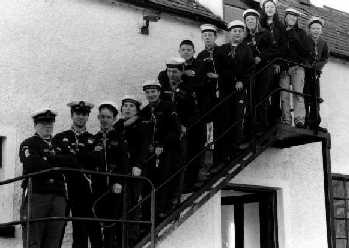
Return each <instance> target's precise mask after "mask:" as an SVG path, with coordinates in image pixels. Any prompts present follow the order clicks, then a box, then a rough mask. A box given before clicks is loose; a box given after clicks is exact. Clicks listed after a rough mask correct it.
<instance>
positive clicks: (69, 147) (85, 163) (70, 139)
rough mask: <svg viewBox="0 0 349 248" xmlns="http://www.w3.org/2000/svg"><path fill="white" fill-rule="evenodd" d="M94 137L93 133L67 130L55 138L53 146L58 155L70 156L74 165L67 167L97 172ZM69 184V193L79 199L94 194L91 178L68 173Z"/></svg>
mask: <svg viewBox="0 0 349 248" xmlns="http://www.w3.org/2000/svg"><path fill="white" fill-rule="evenodd" d="M93 143H94V137H93V135H92V134H91V133H89V132H87V131H85V132H82V133H77V132H75V131H74V130H72V129H70V130H66V131H64V132H61V133H58V134H56V135H55V137H54V138H53V145H54V147H55V149H56V151H57V154H62V155H65V156H70V157H71V159H72V160H74V163H71V164H69V165H67V166H69V167H71V168H73V169H85V170H95V169H96V168H95V164H93V161H92V159H91V158H92V152H93V149H94V146H93ZM66 178H67V182H68V193H69V196H70V197H72V195H71V194H73V195H74V196H76V197H78V196H79V195H82V194H84V193H92V185H91V180H90V178H91V176H90V175H86V174H82V173H76V172H68V173H66Z"/></svg>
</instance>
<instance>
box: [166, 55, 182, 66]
mask: <svg viewBox="0 0 349 248" xmlns="http://www.w3.org/2000/svg"><path fill="white" fill-rule="evenodd" d="M184 63H185V59H183V58H181V57H172V58H169V59H168V60H167V61H166V66H167V68H183V65H184Z"/></svg>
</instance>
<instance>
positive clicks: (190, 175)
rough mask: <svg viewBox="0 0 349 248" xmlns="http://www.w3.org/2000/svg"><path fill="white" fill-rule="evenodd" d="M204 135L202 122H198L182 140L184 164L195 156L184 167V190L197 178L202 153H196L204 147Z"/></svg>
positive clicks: (191, 185) (189, 187)
mask: <svg viewBox="0 0 349 248" xmlns="http://www.w3.org/2000/svg"><path fill="white" fill-rule="evenodd" d="M205 137H206V133H205V127H204V125H203V124H202V123H199V124H198V125H196V126H194V127H193V128H191V129H190V130H189V131H188V133H187V136H186V137H185V138H184V139H183V140H182V156H183V162H184V164H185V163H188V162H189V161H190V160H192V159H193V158H194V156H196V158H195V159H194V160H193V161H191V162H190V164H189V165H188V167H187V168H186V169H185V174H184V185H185V186H184V190H190V189H191V188H192V187H193V185H194V184H195V183H196V181H197V179H198V174H199V170H200V169H201V162H202V157H203V155H199V156H197V154H198V153H199V152H200V151H201V150H202V149H203V148H204V138H205ZM202 154H203V153H202Z"/></svg>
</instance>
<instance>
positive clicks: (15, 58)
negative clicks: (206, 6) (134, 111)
mask: <svg viewBox="0 0 349 248" xmlns="http://www.w3.org/2000/svg"><path fill="white" fill-rule="evenodd" d="M107 2H108V1H93V0H73V1H72V0H60V1H55V0H49V1H46V0H37V1H27V0H15V1H13V0H2V1H1V2H0V16H1V18H0V30H1V35H0V54H1V56H0V70H1V73H0V82H1V83H0V99H1V107H0V136H6V137H7V139H6V142H5V146H4V148H5V157H4V161H5V164H4V167H3V168H0V180H3V179H5V178H11V177H14V176H15V175H20V174H21V164H20V163H19V159H18V147H19V144H20V142H21V141H22V140H23V139H24V138H26V137H28V136H30V135H32V134H33V123H32V120H31V118H30V114H31V112H32V111H33V110H36V109H39V108H42V107H46V106H50V107H53V108H55V109H56V110H57V111H58V113H59V115H58V117H57V121H56V128H55V130H56V132H59V131H62V130H64V129H67V128H69V127H70V110H69V109H68V108H67V107H66V103H67V102H69V101H72V100H89V101H91V102H94V103H96V104H98V103H99V102H101V101H104V100H113V101H115V102H119V101H120V98H121V97H122V96H123V95H125V94H130V93H132V94H135V95H138V96H142V92H141V83H142V81H144V80H146V79H153V78H154V79H155V78H156V77H157V74H158V72H159V71H160V70H162V69H164V67H165V61H166V60H167V58H168V57H172V56H177V55H178V53H177V52H178V45H179V43H180V41H181V40H183V39H191V40H193V42H194V44H195V45H196V50H197V52H199V51H201V50H202V49H203V46H202V42H201V34H200V31H199V25H200V24H201V23H197V22H194V21H191V20H188V19H184V18H180V17H177V16H172V15H168V14H166V13H161V19H160V20H159V21H158V22H155V23H154V22H151V23H150V33H149V35H142V34H140V33H139V29H140V27H141V26H142V24H143V9H141V8H136V7H134V6H133V5H128V4H120V3H114V4H110V3H107ZM88 128H89V129H90V131H92V132H95V131H96V130H97V128H98V123H97V118H96V109H95V110H94V111H92V113H91V116H90V121H89V123H88ZM20 193H21V190H20V187H19V184H17V185H15V186H14V185H12V186H10V187H9V188H8V189H6V190H1V191H0V199H1V201H0V213H1V215H0V216H1V217H0V221H7V220H11V219H13V218H18V213H19V206H20ZM6 242H7V241H6ZM8 242H10V243H12V241H11V240H8ZM4 245H5V246H4ZM18 245H19V244H18ZM11 246H13V245H9V244H7V243H5V241H4V240H1V239H0V248H1V247H11ZM19 246H20V245H19Z"/></svg>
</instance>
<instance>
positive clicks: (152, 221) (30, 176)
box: [0, 167, 156, 248]
mask: <svg viewBox="0 0 349 248" xmlns="http://www.w3.org/2000/svg"><path fill="white" fill-rule="evenodd" d="M51 172H62V173H63V172H70V173H79V174H90V175H98V176H109V177H119V178H123V179H124V180H126V181H127V180H138V181H144V182H146V183H147V184H149V185H150V187H151V194H150V195H151V196H150V198H151V208H150V212H151V213H150V220H149V221H144V220H128V219H127V218H124V217H125V216H123V218H121V219H106V218H96V217H92V218H91V217H46V218H30V216H31V204H29V203H30V200H31V195H32V179H33V177H37V176H41V175H45V174H47V173H51ZM22 180H28V185H27V187H28V192H27V197H28V204H27V216H28V217H27V218H24V219H23V220H18V221H11V222H6V223H0V227H6V226H14V225H26V227H27V230H26V231H27V239H26V241H27V244H26V247H28V248H29V230H30V223H34V222H47V221H57V220H64V221H89V222H109V223H122V224H125V223H130V224H150V225H151V245H152V246H151V247H152V248H155V197H156V196H155V187H154V184H153V183H152V181H151V180H149V179H148V178H147V177H143V176H130V175H124V174H118V173H111V172H97V171H92V170H84V169H73V168H65V167H53V168H50V169H46V170H42V171H39V172H33V173H28V174H26V175H23V176H18V177H15V178H11V179H7V180H3V181H0V186H1V185H6V184H10V183H14V182H18V181H22ZM123 235H124V234H123Z"/></svg>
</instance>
